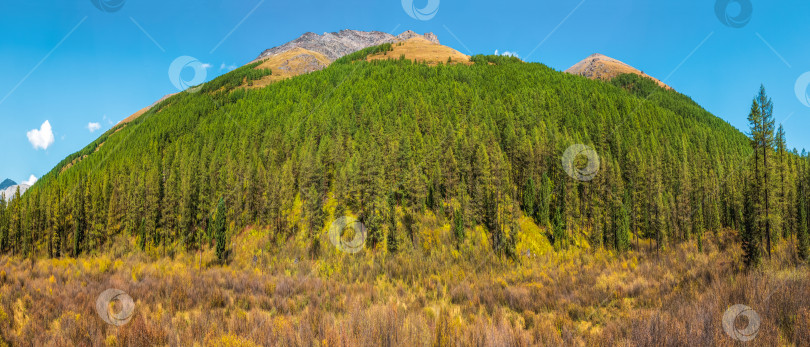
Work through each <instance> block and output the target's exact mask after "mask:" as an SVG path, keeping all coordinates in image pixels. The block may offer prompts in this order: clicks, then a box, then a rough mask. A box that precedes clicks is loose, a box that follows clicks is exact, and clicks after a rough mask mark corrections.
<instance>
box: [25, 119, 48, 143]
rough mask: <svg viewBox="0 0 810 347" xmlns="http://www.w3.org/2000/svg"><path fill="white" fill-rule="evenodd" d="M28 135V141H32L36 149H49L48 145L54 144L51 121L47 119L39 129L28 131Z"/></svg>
mask: <svg viewBox="0 0 810 347" xmlns="http://www.w3.org/2000/svg"><path fill="white" fill-rule="evenodd" d="M26 135H27V136H28V142H31V145H32V146H34V149H38V148H42V149H48V147H49V146H50V145H51V144H53V141H54V138H53V130H52V129H51V122H49V121H47V120H46V121H45V123H42V126H41V127H39V129H33V130H30V131H28V133H26Z"/></svg>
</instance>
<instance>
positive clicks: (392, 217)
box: [386, 198, 399, 254]
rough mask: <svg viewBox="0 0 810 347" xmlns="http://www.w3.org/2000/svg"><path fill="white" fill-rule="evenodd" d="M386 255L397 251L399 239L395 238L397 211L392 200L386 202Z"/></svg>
mask: <svg viewBox="0 0 810 347" xmlns="http://www.w3.org/2000/svg"><path fill="white" fill-rule="evenodd" d="M386 244H387V246H388V253H392V254H393V253H396V252H397V251H399V238H398V237H397V210H396V206H395V203H394V201H393V198H390V199H389V201H388V239H387V240H386Z"/></svg>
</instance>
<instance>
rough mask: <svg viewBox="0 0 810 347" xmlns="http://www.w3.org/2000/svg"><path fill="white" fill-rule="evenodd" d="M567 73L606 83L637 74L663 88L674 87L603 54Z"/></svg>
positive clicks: (574, 67)
mask: <svg viewBox="0 0 810 347" xmlns="http://www.w3.org/2000/svg"><path fill="white" fill-rule="evenodd" d="M565 72H567V73H570V74H575V75H583V76H586V77H588V78H590V79H598V80H604V81H609V80H611V79H613V78H614V77H616V76H619V75H622V74H626V73H629V74H636V75H640V76H643V77H646V78H649V79H652V80H653V81H655V83H657V84H658V85H659V86H661V87H662V88H665V89H672V87H670V86H668V85H666V84H665V83H664V82H661V81H660V80H658V79H656V78H655V77H652V76H650V75H648V74H646V73H644V72H642V71H641V70H638V69H636V68H634V67H632V66H630V65H627V64H625V63H624V62H622V61H619V60H616V59H613V58H610V57H607V56H604V55H601V54H595V55H592V56H590V57H588V58H585V60H583V61H581V62H579V63H577V64H576V65H574V66H572V67H570V68H568V70H565Z"/></svg>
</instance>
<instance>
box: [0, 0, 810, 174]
mask: <svg viewBox="0 0 810 347" xmlns="http://www.w3.org/2000/svg"><path fill="white" fill-rule="evenodd" d="M93 1H96V4H98V5H99V6H98V7H97V6H95V5H94V3H93ZM404 1H405V2H406V4H405V6H403V3H402V2H403V1H402V0H386V1H379V0H374V1H354V0H346V1H334V0H331V1H320V0H319V1H315V0H298V1H277V0H264V1H262V0H206V1H191V0H172V1H152V0H142V1H135V0H129V1H124V0H73V1H64V0H60V1H57V0H41V1H11V0H0V37H1V39H0V69H2V72H1V73H0V124H1V125H0V149H2V150H0V163H2V164H0V180H2V179H3V178H5V177H9V178H11V179H13V180H15V181H18V182H22V181H24V180H27V179H28V178H29V177H30V175H34V176H36V177H40V176H41V175H43V174H45V173H47V172H48V171H50V170H51V168H53V166H54V165H56V164H57V163H58V162H59V161H61V160H62V159H63V158H64V157H65V156H67V155H69V154H70V153H73V152H75V151H77V150H79V149H81V148H82V147H84V146H85V145H86V144H88V143H89V142H91V141H92V140H93V139H95V138H96V137H98V136H99V135H100V134H101V133H102V132H103V131H105V130H107V129H109V128H110V127H112V126H113V125H114V124H115V123H117V122H118V121H119V120H121V119H123V118H125V117H127V116H128V115H130V114H132V113H134V112H135V111H137V110H139V109H141V108H143V107H144V106H147V105H149V104H151V103H152V102H153V101H155V100H157V99H158V98H160V97H161V96H163V95H165V94H167V93H172V92H176V91H177V88H176V87H175V86H174V84H173V83H172V80H170V78H169V73H168V71H169V66H170V65H171V64H172V62H173V61H175V59H177V58H178V57H181V56H190V57H193V58H196V59H197V60H198V61H199V62H200V63H199V65H198V66H199V67H201V68H205V71H206V77H207V80H210V79H211V78H213V77H216V76H218V75H220V74H222V73H224V72H226V71H227V70H228V69H229V68H232V67H235V66H239V65H243V64H245V63H247V62H249V61H250V60H252V59H254V58H255V57H257V56H258V54H259V53H260V52H261V51H262V50H264V49H266V48H270V47H273V46H276V45H279V44H282V43H284V42H287V41H290V40H292V39H295V38H296V37H298V36H300V35H301V34H302V33H304V32H307V31H312V32H316V33H323V32H331V31H338V30H341V29H357V30H378V31H386V32H391V33H393V34H399V33H400V32H402V31H404V30H407V29H412V30H414V31H417V32H420V33H423V32H428V31H430V32H434V33H436V34H437V35H438V37H439V39H440V40H441V41H442V43H443V44H446V45H448V46H451V47H453V48H455V49H457V50H459V51H461V52H463V53H466V54H474V53H486V54H492V53H493V52H495V50H499V51H500V52H504V51H509V52H515V53H517V54H518V56H520V57H521V58H522V59H524V60H527V61H532V62H542V63H544V64H547V65H549V66H551V67H553V68H555V69H558V70H564V69H566V68H568V67H569V66H571V65H573V64H574V63H576V62H578V61H579V60H581V59H583V58H585V57H586V56H588V55H590V54H592V53H596V52H598V53H602V54H605V55H608V56H611V57H613V58H616V59H620V60H622V61H624V62H626V63H628V64H630V65H633V66H635V67H637V68H639V69H641V70H643V71H644V72H646V73H648V74H650V75H652V76H655V77H657V78H659V79H661V80H664V81H665V82H666V83H667V84H669V85H670V86H672V87H674V88H675V89H676V90H678V91H680V92H682V93H684V94H686V95H689V96H691V97H692V98H693V99H695V100H696V101H697V102H698V103H700V104H701V105H703V106H704V107H705V108H707V109H708V110H709V111H710V112H712V113H714V114H715V115H717V116H719V117H721V118H723V119H725V120H727V121H728V122H730V123H731V124H732V125H734V126H736V127H737V128H739V129H746V121H745V118H746V115H747V111H748V109H749V106H750V102H751V98H752V97H753V96H754V94H755V93H756V92H757V90H758V88H759V85H760V83H763V84H765V86H766V88H767V89H768V91H769V94H770V95H771V97H772V98H773V99H774V103H775V118H776V120H777V122H783V123H784V125H785V128H786V131H787V137H788V144H789V146H790V147H797V148H799V149H801V148H810V136H808V132H807V129H808V128H810V107H808V106H805V105H804V104H802V102H800V99H799V97H797V95H796V94H797V93H796V88H795V86H796V83H797V80H799V77H800V76H801V75H803V74H804V73H805V72H808V71H810V59H807V58H808V57H810V45H808V44H807V41H808V38H810V25H809V24H808V22H807V18H810V17H809V16H808V15H810V2H807V1H764V0H750V1H749V0H739V3H738V2H735V1H730V0H725V2H730V3H729V4H728V6H725V7H722V8H725V9H726V12H725V13H726V14H727V15H728V16H729V17H728V18H732V19H733V18H739V19H740V21H739V22H733V23H740V25H726V24H724V22H723V21H722V20H721V19H720V18H719V17H718V14H717V11H716V9H715V7H716V4H717V2H715V1H710V0H706V1H641V0H635V1H630V0H613V1H605V0H584V1H583V0H554V1H547V0H530V1H517V0H501V1H478V0H464V1H460V0H438V1H437V0H431V3H428V0H414V1H413V3H412V5H410V6H408V4H407V2H408V1H410V0H404ZM116 3H119V4H118V5H121V6H120V7H115V6H116V5H117V4H116ZM740 3H742V5H740ZM746 3H751V5H752V7H751V11H750V12H749V11H746V6H745V4H746ZM436 5H437V6H438V7H437V11H435V12H431V11H430V10H428V11H427V12H428V13H423V12H424V11H422V12H419V11H416V12H412V13H411V14H413V16H410V15H409V13H408V12H407V11H406V10H405V8H406V7H407V8H409V9H410V8H415V9H424V8H429V7H430V6H436ZM99 7H100V8H101V9H100V8H99ZM103 9H107V10H106V11H105V10H103ZM724 18H726V17H724ZM727 23H728V21H727ZM733 23H732V24H733ZM743 24H744V25H743ZM735 26H736V27H735ZM188 75H193V71H192V70H191V69H186V70H184V71H183V76H184V77H183V78H184V79H191V77H190V76H188ZM802 86H803V85H802ZM799 89H800V91H801V93H800V94H801V95H803V96H804V97H805V100H807V99H806V88H799ZM808 104H810V103H808ZM46 121H47V122H48V124H47V125H49V126H50V128H51V131H52V133H53V138H52V139H51V138H50V137H49V136H48V131H47V130H48V129H41V127H42V126H43V124H44V123H45V122H46ZM46 127H47V126H46ZM96 127H98V129H97V130H95V131H93V132H91V131H90V130H91V128H96ZM35 129H36V130H37V131H36V132H32V130H35ZM40 130H43V131H42V132H40ZM29 135H30V136H29Z"/></svg>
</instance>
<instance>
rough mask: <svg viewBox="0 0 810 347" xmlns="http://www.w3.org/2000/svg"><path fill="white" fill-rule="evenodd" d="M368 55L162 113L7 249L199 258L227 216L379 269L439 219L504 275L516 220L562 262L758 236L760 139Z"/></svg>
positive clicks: (801, 158) (792, 216) (119, 133)
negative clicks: (711, 237) (112, 249)
mask: <svg viewBox="0 0 810 347" xmlns="http://www.w3.org/2000/svg"><path fill="white" fill-rule="evenodd" d="M373 51H374V49H371V50H367V51H366V52H361V53H360V54H359V55H358V54H355V55H352V56H350V57H347V58H344V59H341V60H338V61H336V62H335V63H334V64H332V65H331V66H329V67H328V68H326V69H324V70H321V71H316V72H313V73H310V74H308V75H304V76H299V77H296V78H293V79H290V80H284V81H281V82H278V83H275V84H272V85H269V86H267V87H264V88H261V89H246V88H243V87H240V86H239V85H240V83H245V82H248V83H249V81H250V80H253V79H257V78H260V77H261V76H263V75H266V74H267V73H269V72H268V71H258V70H253V67H252V66H248V67H244V68H241V69H238V70H235V71H234V72H231V73H230V74H228V75H225V76H223V77H220V78H219V79H217V80H215V81H212V82H210V83H208V84H207V85H204V86H203V87H202V88H201V89H200V90H199V91H198V92H196V93H189V92H184V93H180V94H178V95H175V96H173V97H171V98H169V99H167V100H165V101H163V102H162V103H160V104H158V105H157V106H155V107H153V108H152V109H151V110H150V111H148V112H147V113H146V114H144V115H143V116H141V117H140V118H137V119H136V120H134V121H132V122H130V123H127V124H123V125H120V126H118V127H116V128H114V129H112V130H110V131H109V132H107V133H106V134H104V135H102V136H101V137H100V138H99V139H98V140H97V141H95V142H94V143H92V144H90V145H89V146H87V148H85V149H84V150H82V151H80V152H79V153H76V154H74V155H73V156H71V157H69V158H66V159H65V161H63V162H62V163H61V164H60V165H58V166H57V167H56V168H54V169H53V171H51V172H50V173H49V174H47V175H45V176H44V177H42V178H41V179H40V180H39V182H37V184H36V185H34V186H33V187H31V189H30V190H29V191H28V192H27V193H26V194H25V195H24V196H23V197H22V198H20V199H15V200H13V201H12V202H11V203H10V204H9V205H8V206H5V205H0V237H1V238H0V249H1V250H2V251H3V252H5V253H12V254H16V255H22V256H31V257H58V256H77V255H80V254H88V253H89V254H92V253H96V252H100V251H103V250H104V249H105V247H106V246H108V245H109V244H110V243H111V242H112V240H114V239H115V238H116V237H121V236H124V237H133V238H137V239H138V244H139V245H140V247H141V248H142V249H143V250H145V251H152V252H164V254H165V252H175V251H178V250H182V249H186V250H194V249H197V248H198V247H201V246H203V245H207V244H208V243H209V242H211V240H212V239H216V238H217V237H215V235H214V234H215V233H213V232H212V230H214V229H218V228H214V225H215V224H216V223H215V222H221V221H222V220H223V217H216V215H217V213H216V211H217V206H218V205H219V203H220V201H223V202H224V203H223V206H224V211H223V212H222V213H221V214H222V215H224V216H227V219H226V220H227V221H228V225H227V229H228V232H229V234H233V233H237V232H239V231H240V230H242V229H243V228H244V227H246V226H268V227H269V228H268V236H269V237H270V238H271V239H273V240H275V241H276V242H284V241H285V240H288V239H290V238H294V237H299V238H301V239H304V240H307V241H306V242H307V245H308V247H309V249H310V251H311V254H312V255H313V256H316V255H317V254H318V253H319V252H320V251H321V249H322V248H323V247H326V246H325V245H323V243H324V241H323V240H325V239H323V237H324V236H323V234H324V231H325V230H326V228H327V227H328V226H329V224H330V223H331V222H332V221H333V220H334V219H335V218H338V217H340V216H343V215H354V216H358V217H359V218H360V220H362V221H363V222H364V224H365V225H366V227H367V228H368V231H369V237H368V240H367V243H366V248H367V249H370V250H372V251H374V252H396V251H398V250H401V249H403V248H405V247H413V248H418V249H425V250H427V251H430V248H431V247H434V246H431V245H435V242H436V241H437V240H433V241H431V240H424V239H419V237H420V236H419V235H418V234H417V233H416V232H415V230H416V229H418V227H419V225H420V224H419V223H421V221H422V220H423V217H424V216H426V215H435V216H436V218H437V219H438V220H440V221H442V222H443V223H449V224H451V225H453V231H454V232H453V234H452V235H453V238H454V241H455V242H456V244H459V243H461V242H463V241H464V239H465V237H466V235H469V234H470V233H472V232H474V230H483V232H484V233H486V235H487V240H486V241H487V242H488V247H491V248H492V249H493V250H494V251H495V252H496V253H497V254H499V255H502V256H504V257H510V256H514V255H515V243H516V240H517V239H518V238H519V235H520V233H521V230H522V227H523V225H524V224H525V223H520V222H519V220H520V218H521V217H522V216H528V217H531V219H532V220H533V221H534V223H535V224H537V225H538V226H540V227H541V230H543V234H544V235H546V237H547V238H548V240H549V242H550V243H551V244H553V245H554V247H555V248H556V249H565V248H570V247H582V248H591V247H605V248H609V249H615V250H617V251H619V252H621V251H624V250H627V249H629V248H630V247H635V246H637V245H639V244H641V243H644V244H649V245H650V246H651V247H660V248H666V247H669V246H670V245H673V244H676V243H680V242H697V243H698V244H700V242H701V240H702V236H703V235H704V233H705V232H712V231H717V230H719V229H721V228H724V227H728V228H733V229H738V230H739V229H740V228H741V227H742V225H743V224H744V218H743V212H744V209H745V204H744V202H745V201H746V199H744V196H745V195H744V192H745V190H746V189H745V187H746V184H745V183H746V182H747V177H748V175H749V166H750V165H749V163H750V162H751V160H752V159H751V158H752V156H753V153H754V151H753V149H752V146H751V145H750V143H749V139H748V137H746V136H745V135H744V134H743V133H741V132H740V131H738V130H737V129H735V128H733V127H732V126H730V125H729V124H728V123H726V122H725V121H722V120H721V119H719V118H717V117H715V116H713V115H711V114H709V113H708V112H706V111H705V110H704V109H702V108H701V107H700V106H699V105H697V104H696V103H694V102H693V101H692V100H691V99H689V98H688V97H685V96H683V95H681V94H678V93H677V92H675V91H671V90H664V89H662V88H659V87H658V86H656V85H655V83H654V82H652V81H651V80H647V79H643V78H641V77H638V76H635V75H622V76H620V77H618V78H616V79H614V80H613V81H612V83H604V82H600V81H592V80H589V79H587V78H585V77H580V76H572V75H568V74H565V73H562V72H558V71H554V70H553V69H551V68H549V67H547V66H545V65H542V64H536V63H523V62H520V61H518V60H517V59H509V58H504V57H485V56H476V57H473V59H472V60H473V61H474V62H475V64H473V65H471V66H466V65H461V64H459V65H439V66H435V67H430V66H427V65H424V64H416V63H413V62H410V61H408V60H404V59H399V60H387V61H373V62H366V61H362V59H359V58H362V56H363V54H368V53H369V52H373ZM257 71H258V72H257ZM573 144H585V145H588V146H591V147H592V148H594V149H595V151H596V153H598V156H599V159H600V160H599V171H598V174H596V176H595V177H594V178H593V180H590V181H578V180H576V179H573V178H572V177H570V176H569V175H567V174H566V172H565V171H564V170H563V167H562V165H561V158H562V156H563V152H564V151H565V150H566V149H567V148H568V147H569V146H571V145H573ZM774 151H775V152H774V155H775V157H774V158H775V159H774V163H776V164H774V165H775V166H774V168H773V172H774V177H779V179H778V180H777V179H774V180H772V181H771V183H770V184H771V185H772V187H771V188H770V189H773V190H774V191H778V194H776V195H775V196H774V201H775V202H774V203H777V204H779V205H778V206H779V208H778V209H776V211H777V212H772V214H773V217H772V218H773V219H774V221H777V220H778V223H776V222H774V225H775V227H774V229H773V230H772V232H773V233H774V235H775V236H774V237H789V236H790V235H793V234H794V232H795V231H797V230H799V229H801V227H806V225H807V222H806V219H805V220H802V218H804V217H803V216H804V215H805V214H806V207H805V206H804V204H800V202H799V200H800V199H799V197H800V196H804V195H803V194H799V192H798V189H799V188H798V187H799V185H800V182H805V183H802V184H803V186H806V181H807V163H808V160H807V156H806V155H805V154H804V153H802V154H801V155H798V154H797V153H791V152H789V151H787V150H786V149H784V148H781V149H780V150H778V151H776V150H775V149H774ZM0 204H3V203H2V202H0ZM798 206H802V207H801V208H799V207H798ZM802 223H803V224H802ZM645 240H649V241H652V242H644V241H645ZM219 242H220V243H223V242H222V241H219Z"/></svg>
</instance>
